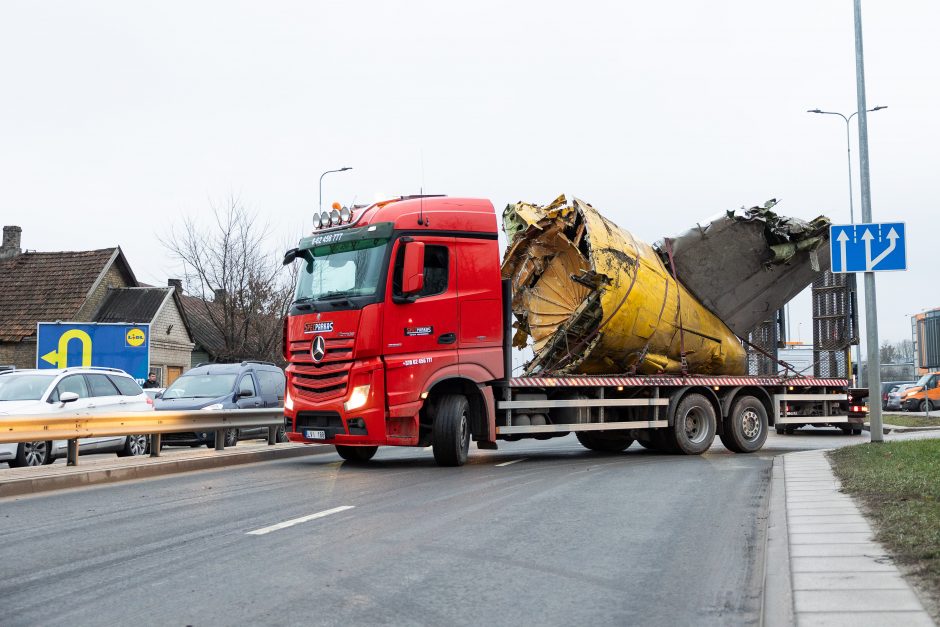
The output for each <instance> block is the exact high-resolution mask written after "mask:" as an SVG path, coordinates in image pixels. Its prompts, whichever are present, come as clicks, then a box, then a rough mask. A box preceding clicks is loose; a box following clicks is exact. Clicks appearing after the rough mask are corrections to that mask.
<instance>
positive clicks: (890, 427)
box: [862, 423, 940, 433]
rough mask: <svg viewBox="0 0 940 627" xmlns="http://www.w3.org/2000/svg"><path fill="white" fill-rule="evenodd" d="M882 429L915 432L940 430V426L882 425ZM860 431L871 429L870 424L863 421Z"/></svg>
mask: <svg viewBox="0 0 940 627" xmlns="http://www.w3.org/2000/svg"><path fill="white" fill-rule="evenodd" d="M881 428H882V430H883V431H884V432H885V433H916V432H918V431H940V426H937V427H898V426H896V425H887V424H883V425H882V427H881ZM862 431H871V425H870V424H868V423H865V424H864V425H862Z"/></svg>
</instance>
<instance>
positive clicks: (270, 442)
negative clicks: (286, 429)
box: [268, 427, 279, 446]
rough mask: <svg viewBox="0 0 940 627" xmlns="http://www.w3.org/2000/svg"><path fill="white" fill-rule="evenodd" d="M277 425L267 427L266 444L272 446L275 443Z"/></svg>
mask: <svg viewBox="0 0 940 627" xmlns="http://www.w3.org/2000/svg"><path fill="white" fill-rule="evenodd" d="M278 429H279V427H268V446H274V445H275V444H276V443H277V430H278Z"/></svg>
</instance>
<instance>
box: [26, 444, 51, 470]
mask: <svg viewBox="0 0 940 627" xmlns="http://www.w3.org/2000/svg"><path fill="white" fill-rule="evenodd" d="M23 457H24V458H25V459H26V465H27V466H42V463H43V462H44V461H46V443H45V442H24V443H23Z"/></svg>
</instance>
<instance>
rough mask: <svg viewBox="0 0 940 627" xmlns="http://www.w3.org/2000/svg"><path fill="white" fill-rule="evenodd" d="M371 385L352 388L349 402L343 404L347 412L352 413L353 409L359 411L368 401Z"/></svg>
mask: <svg viewBox="0 0 940 627" xmlns="http://www.w3.org/2000/svg"><path fill="white" fill-rule="evenodd" d="M371 387H372V386H371V384H368V383H367V384H366V385H357V386H356V387H354V388H353V391H352V394H350V395H349V400H348V401H346V402H345V403H343V407H344V408H345V409H346V411H347V412H349V411H353V410H354V409H359V408H360V407H362V406H363V405H365V404H366V401H367V400H369V389H370V388H371Z"/></svg>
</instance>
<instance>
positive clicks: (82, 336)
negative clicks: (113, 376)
mask: <svg viewBox="0 0 940 627" xmlns="http://www.w3.org/2000/svg"><path fill="white" fill-rule="evenodd" d="M72 340H78V341H79V342H81V343H82V363H81V366H82V368H87V367H89V366H91V336H89V335H88V334H87V333H85V332H84V331H82V330H81V329H70V330H68V331H66V332H65V333H63V334H62V336H61V337H60V338H59V348H58V350H54V351H50V352H48V353H46V354H45V355H43V356H42V358H41V359H42V360H43V361H45V362H48V363H50V364H52V365H53V366H55V367H56V368H68V365H69V364H68V361H69V342H71V341H72Z"/></svg>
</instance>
